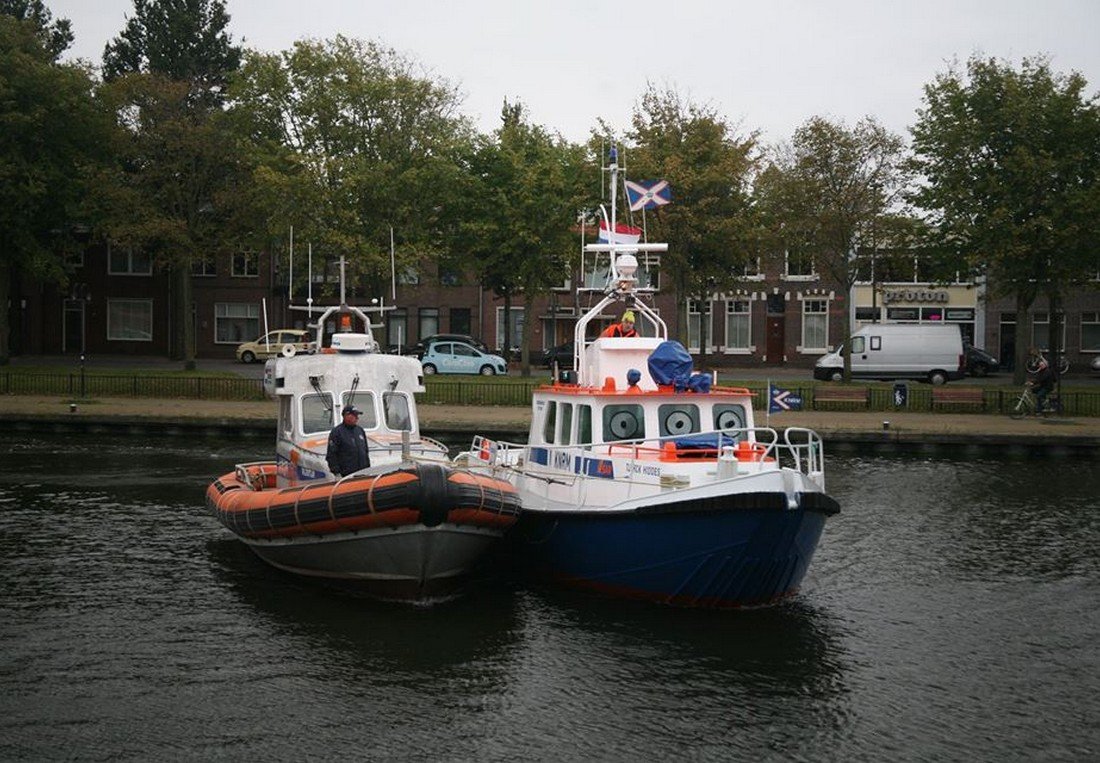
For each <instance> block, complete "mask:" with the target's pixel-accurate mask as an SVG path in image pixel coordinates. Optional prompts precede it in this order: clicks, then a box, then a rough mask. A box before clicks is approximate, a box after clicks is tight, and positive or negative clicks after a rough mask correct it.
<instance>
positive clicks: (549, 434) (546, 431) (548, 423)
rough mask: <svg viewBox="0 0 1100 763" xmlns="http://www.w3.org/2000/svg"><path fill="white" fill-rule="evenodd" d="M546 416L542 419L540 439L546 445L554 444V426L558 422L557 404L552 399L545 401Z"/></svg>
mask: <svg viewBox="0 0 1100 763" xmlns="http://www.w3.org/2000/svg"><path fill="white" fill-rule="evenodd" d="M543 415H544V416H545V417H546V418H544V419H543V420H542V441H543V442H544V443H546V444H547V445H553V444H554V428H555V426H556V425H557V422H558V404H557V403H556V402H554V401H553V400H551V401H549V402H548V403H546V411H545V412H544V414H543Z"/></svg>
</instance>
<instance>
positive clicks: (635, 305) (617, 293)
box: [573, 144, 668, 384]
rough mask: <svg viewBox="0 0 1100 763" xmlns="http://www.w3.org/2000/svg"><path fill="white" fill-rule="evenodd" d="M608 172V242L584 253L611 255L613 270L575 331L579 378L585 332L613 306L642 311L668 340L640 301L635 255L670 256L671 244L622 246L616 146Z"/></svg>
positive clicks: (665, 329) (658, 320) (575, 362)
mask: <svg viewBox="0 0 1100 763" xmlns="http://www.w3.org/2000/svg"><path fill="white" fill-rule="evenodd" d="M607 169H608V172H609V173H610V175H611V216H610V219H608V218H607V211H606V210H604V209H602V208H601V210H600V211H601V212H602V213H603V215H604V220H605V222H606V223H607V224H608V229H607V231H608V232H607V237H608V242H607V243H606V244H586V245H585V246H584V251H586V252H594V253H598V252H607V253H608V254H609V255H610V257H611V268H610V270H609V271H608V282H607V286H606V288H605V289H604V297H603V299H601V300H600V301H599V302H597V303H596V304H595V305H594V306H593V307H592V308H591V309H589V310H588V312H586V313H585V314H584V315H583V316H581V318H580V319H579V320H578V321H577V325H576V326H574V328H573V368H575V369H577V372H578V376H579V375H580V374H581V373H582V366H581V358H582V357H583V355H584V342H585V340H584V336H585V329H586V328H587V327H588V324H589V323H590V322H591V321H592V319H593V318H595V317H596V316H598V315H600V313H601V312H603V309H604V308H605V307H607V306H608V305H610V304H612V303H613V302H619V301H622V302H625V303H626V305H627V307H629V308H632V309H636V310H638V311H639V312H640V313H642V314H643V315H645V316H646V317H647V318H648V319H649V320H651V321H652V322H653V325H655V326H656V327H657V334H658V336H660V337H661V338H667V337H668V327H667V326H666V325H665V322H664V321H663V320H661V316H659V315H658V314H657V313H656V312H654V310H653V309H652V308H650V307H649V306H648V305H647V304H645V303H644V302H640V301H637V299H636V297H635V295H634V284H635V283H636V282H637V279H636V278H635V277H634V274H635V273H636V272H637V270H638V260H637V258H635V256H634V252H667V251H668V244H649V243H639V244H625V243H619V242H618V240H617V238H616V226H617V225H618V220H617V205H616V197H617V196H618V194H617V193H616V192H615V185H616V184H617V183H618V177H619V152H618V149H616V148H615V146H614V144H612V146H611V151H610V160H609V162H608V167H607ZM580 381H581V383H582V384H583V383H584V380H583V379H580Z"/></svg>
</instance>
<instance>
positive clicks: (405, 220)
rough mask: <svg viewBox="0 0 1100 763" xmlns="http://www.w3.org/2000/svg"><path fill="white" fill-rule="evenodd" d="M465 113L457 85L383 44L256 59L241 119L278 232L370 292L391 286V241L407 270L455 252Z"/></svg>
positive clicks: (245, 85)
mask: <svg viewBox="0 0 1100 763" xmlns="http://www.w3.org/2000/svg"><path fill="white" fill-rule="evenodd" d="M458 102H459V100H458V95H457V92H456V91H455V90H454V88H453V87H452V86H450V85H449V84H447V83H446V82H443V81H438V80H434V79H431V78H430V77H428V76H427V75H425V74H423V73H421V72H420V70H419V66H418V65H417V64H415V63H414V62H413V61H411V60H409V59H407V58H404V57H402V56H399V55H398V54H397V53H395V52H394V51H392V50H388V49H385V48H382V47H379V46H377V45H375V44H373V43H364V42H361V41H358V40H351V39H348V38H345V37H337V38H336V39H335V40H331V41H327V42H317V41H300V42H297V43H295V45H294V47H293V48H292V49H291V50H288V51H284V52H282V53H277V54H264V53H250V54H249V55H248V56H247V58H246V61H245V64H244V66H243V67H242V70H241V72H240V75H239V77H237V79H236V81H235V83H234V85H233V87H232V88H231V113H232V116H233V119H234V123H235V124H236V126H237V130H238V132H239V133H240V134H241V135H242V136H244V138H245V139H246V140H247V141H248V143H249V145H250V146H251V150H252V152H253V154H254V156H255V162H256V165H257V170H256V173H255V176H254V200H255V204H256V206H257V207H258V208H260V209H262V210H263V213H264V217H265V219H266V220H267V223H268V226H269V228H268V229H269V231H270V232H271V233H272V234H279V235H281V236H284V237H285V235H286V233H287V228H288V227H289V226H290V225H293V226H294V230H295V239H296V240H299V241H309V242H312V244H313V248H314V251H315V253H320V255H321V257H322V258H323V259H324V258H328V259H331V260H336V259H338V258H339V257H340V256H341V255H344V256H346V257H347V259H348V263H349V266H350V271H349V274H350V279H351V281H352V282H356V281H366V282H367V284H368V287H367V288H368V289H378V290H380V289H381V287H382V285H383V284H388V283H389V273H390V233H391V230H392V231H393V233H394V238H395V240H396V248H397V260H398V265H399V266H401V267H416V266H418V265H419V264H420V261H421V259H422V258H432V257H434V256H436V255H438V254H439V253H440V252H443V251H445V249H446V244H447V242H446V240H445V236H444V233H445V231H447V230H448V229H451V228H453V226H454V224H455V220H454V218H453V217H452V215H453V214H454V212H455V210H456V209H458V208H459V206H458V204H456V203H455V202H456V197H457V195H458V194H459V192H460V182H459V181H460V178H461V176H462V173H461V169H460V159H459V157H460V155H461V154H462V153H463V152H464V151H465V149H464V147H465V146H467V145H468V144H469V142H470V140H471V130H470V128H469V125H468V123H467V122H466V120H465V119H463V118H461V117H459V116H458V115H457V107H458ZM372 293H375V294H377V293H378V291H373V292H372Z"/></svg>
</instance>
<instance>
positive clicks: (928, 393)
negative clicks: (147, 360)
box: [0, 371, 1100, 416]
mask: <svg viewBox="0 0 1100 763" xmlns="http://www.w3.org/2000/svg"><path fill="white" fill-rule="evenodd" d="M545 383H546V379H541V378H540V379H516V378H515V377H511V378H508V379H504V378H500V379H497V378H494V377H481V376H478V377H461V378H433V377H429V378H427V379H425V392H423V393H420V394H418V395H417V399H418V400H419V401H420V402H421V403H423V404H437V405H473V406H476V405H498V406H528V405H530V403H531V392H532V391H533V390H534V389H535V388H536V387H538V386H540V385H542V384H545ZM745 386H747V387H748V389H749V390H750V391H751V392H752V393H753V398H754V399H753V403H754V405H755V407H756V410H757V411H758V412H761V413H762V412H763V411H764V410H766V406H767V405H768V393H767V387H766V386H765V385H754V384H748V385H745ZM783 388H784V389H785V390H787V391H789V392H790V393H792V395H795V396H798V397H799V398H801V400H802V404H801V407H802V408H803V409H804V410H819V411H825V410H835V411H882V412H889V411H906V410H908V411H914V412H930V411H932V412H937V413H939V412H943V413H1008V411H1009V410H1010V409H1011V408H1012V406H1014V405H1015V403H1016V399H1017V397H1018V395H1019V389H1018V388H1016V387H1012V386H977V385H965V386H964V385H947V386H946V387H933V386H931V385H927V384H908V385H906V392H905V394H904V396H903V397H904V404H903V405H898V404H897V403H898V398H897V397H896V394H895V393H896V389H895V387H894V386H893V385H889V384H879V385H875V384H870V385H859V384H854V385H844V386H843V387H839V386H837V385H816V384H809V385H790V384H784V385H783ZM836 389H844V390H852V391H863V392H864V393H865V394H862V395H859V394H857V395H850V396H845V397H851V398H853V399H846V400H838V399H836V398H837V396H836V395H835V394H830V393H831V391H833V390H836ZM937 389H939V390H944V389H952V390H956V389H957V390H962V389H966V390H968V391H970V392H971V394H970V395H968V396H967V399H966V400H957V401H951V400H945V399H942V395H941V399H940V400H936V399H935V394H936V393H935V390H937ZM979 390H980V394H979V393H978V391H979ZM0 394H5V395H50V396H62V397H67V398H72V399H74V400H86V399H94V398H99V397H134V398H184V399H206V400H228V401H233V400H239V401H251V400H264V399H265V396H264V391H263V381H262V380H261V379H245V378H241V377H217V376H168V375H141V374H98V373H97V374H81V373H64V374H53V373H23V372H10V371H9V372H0ZM819 398H820V399H819ZM829 398H832V399H829ZM788 399H789V398H788ZM1060 399H1061V404H1062V414H1063V415H1066V416H1100V389H1097V390H1096V391H1093V390H1085V389H1072V388H1070V389H1066V390H1063V391H1062V393H1061V398H1060Z"/></svg>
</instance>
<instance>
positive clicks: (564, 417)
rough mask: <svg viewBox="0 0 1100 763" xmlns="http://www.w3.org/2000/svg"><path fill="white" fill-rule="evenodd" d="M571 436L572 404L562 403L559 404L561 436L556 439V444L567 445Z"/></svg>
mask: <svg viewBox="0 0 1100 763" xmlns="http://www.w3.org/2000/svg"><path fill="white" fill-rule="evenodd" d="M572 434H573V404H572V403H562V404H561V434H560V435H559V437H558V443H559V444H561V445H568V444H569V443H570V442H572V440H571V439H570V435H572Z"/></svg>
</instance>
